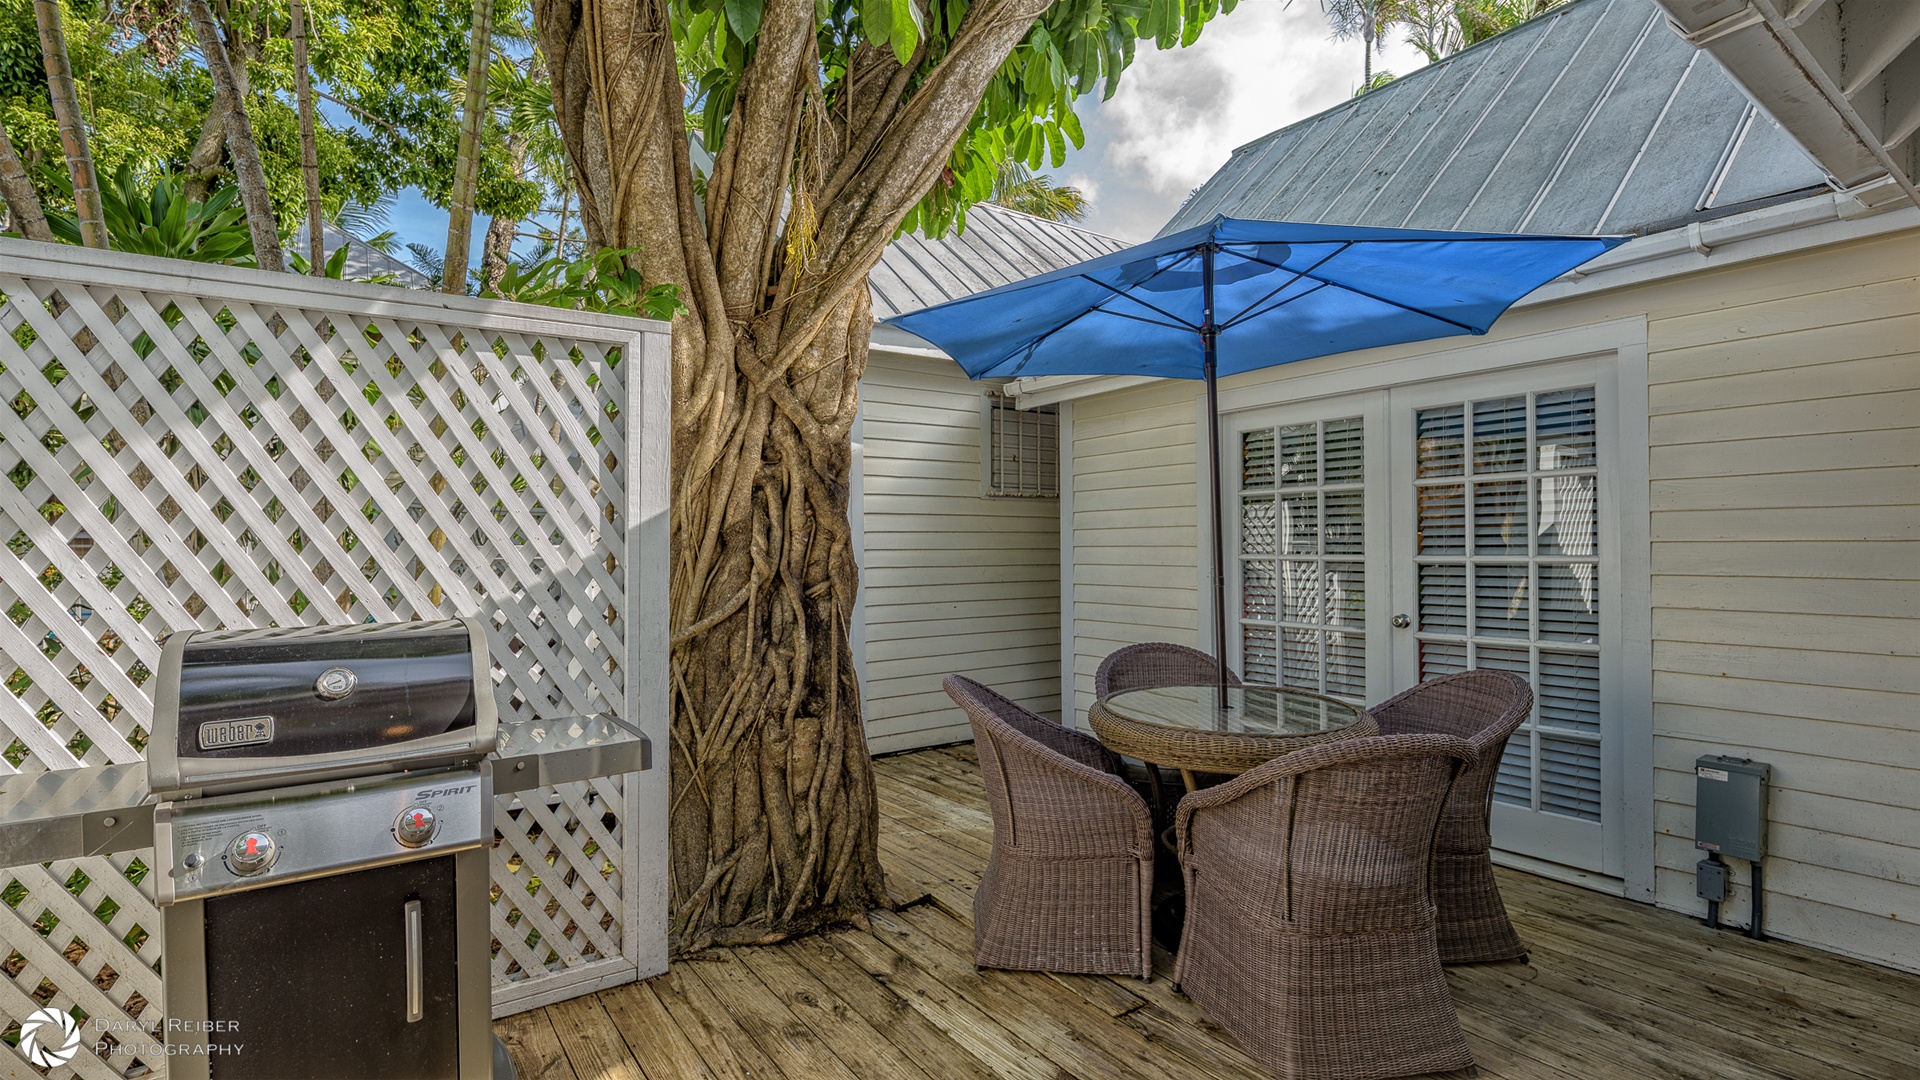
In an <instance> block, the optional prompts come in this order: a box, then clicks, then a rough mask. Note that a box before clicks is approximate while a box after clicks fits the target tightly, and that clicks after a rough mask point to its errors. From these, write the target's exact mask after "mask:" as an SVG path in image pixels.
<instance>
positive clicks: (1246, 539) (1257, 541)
mask: <svg viewBox="0 0 1920 1080" xmlns="http://www.w3.org/2000/svg"><path fill="white" fill-rule="evenodd" d="M1240 552H1241V554H1243V555H1272V554H1273V553H1274V550H1273V499H1272V498H1271V497H1268V498H1264V499H1261V498H1252V497H1249V498H1248V499H1246V501H1244V502H1242V503H1241V504H1240Z"/></svg>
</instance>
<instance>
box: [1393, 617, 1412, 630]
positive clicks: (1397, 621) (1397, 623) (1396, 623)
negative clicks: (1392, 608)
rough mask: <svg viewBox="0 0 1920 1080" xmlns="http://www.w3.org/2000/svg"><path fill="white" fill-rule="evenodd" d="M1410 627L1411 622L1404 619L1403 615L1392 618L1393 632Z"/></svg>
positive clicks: (1406, 618) (1408, 619)
mask: <svg viewBox="0 0 1920 1080" xmlns="http://www.w3.org/2000/svg"><path fill="white" fill-rule="evenodd" d="M1412 625H1413V620H1412V619H1410V618H1408V617H1406V616H1405V615H1395V616H1394V617H1393V628H1394V629H1395V630H1405V629H1406V628H1407V627H1409V626H1412Z"/></svg>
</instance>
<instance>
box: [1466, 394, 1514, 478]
mask: <svg viewBox="0 0 1920 1080" xmlns="http://www.w3.org/2000/svg"><path fill="white" fill-rule="evenodd" d="M1526 467H1527V399H1526V398H1523V397H1511V398H1500V399H1499V400H1497V401H1476V402H1474V403H1473V471H1474V472H1476V473H1489V472H1513V471H1514V470H1516V469H1524V468H1526Z"/></svg>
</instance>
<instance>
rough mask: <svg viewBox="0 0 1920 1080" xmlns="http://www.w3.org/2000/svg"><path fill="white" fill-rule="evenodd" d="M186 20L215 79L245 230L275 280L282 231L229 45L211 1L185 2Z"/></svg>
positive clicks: (281, 266) (257, 260)
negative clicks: (268, 191) (229, 51)
mask: <svg viewBox="0 0 1920 1080" xmlns="http://www.w3.org/2000/svg"><path fill="white" fill-rule="evenodd" d="M187 14H188V15H189V16H191V17H192V19H193V32H194V33H195V34H197V35H199V38H200V54H201V56H203V57H205V58H206V61H207V74H208V75H210V76H212V77H213V89H214V95H215V97H216V98H217V100H218V102H219V107H220V111H221V113H222V114H223V115H224V117H225V120H224V123H225V125H226V129H227V153H228V155H229V156H231V157H232V158H233V178H234V180H235V182H237V183H238V185H239V187H240V201H241V202H242V203H244V204H245V205H246V208H247V228H248V230H249V231H251V232H252V233H253V258H254V265H255V266H258V267H259V268H260V269H262V270H270V271H272V272H274V273H276V274H278V273H284V272H285V271H286V269H287V261H286V258H285V256H283V255H282V254H281V253H280V229H279V227H278V225H276V224H275V222H274V217H273V203H272V201H271V200H270V199H269V198H268V196H267V173H266V170H265V169H263V168H262V167H261V165H260V147H259V146H258V145H257V144H256V143H255V142H254V141H253V125H252V123H251V122H249V121H248V119H247V103H246V100H245V99H244V98H242V97H241V96H240V87H239V84H238V83H237V82H236V81H235V79H234V75H233V64H232V62H231V61H230V60H229V59H228V58H227V47H226V43H225V41H224V40H222V38H221V36H220V28H219V26H218V25H216V24H215V23H214V21H213V11H212V10H211V9H210V8H208V7H207V0H187Z"/></svg>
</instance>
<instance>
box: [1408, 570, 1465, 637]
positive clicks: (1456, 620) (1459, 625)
mask: <svg viewBox="0 0 1920 1080" xmlns="http://www.w3.org/2000/svg"><path fill="white" fill-rule="evenodd" d="M1420 629H1422V630H1425V631H1427V632H1429V633H1434V634H1463V635H1464V634H1465V633H1466V632H1467V568H1466V567H1464V566H1449V565H1447V564H1445V563H1438V564H1435V565H1431V566H1422V567H1421V568H1420Z"/></svg>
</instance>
